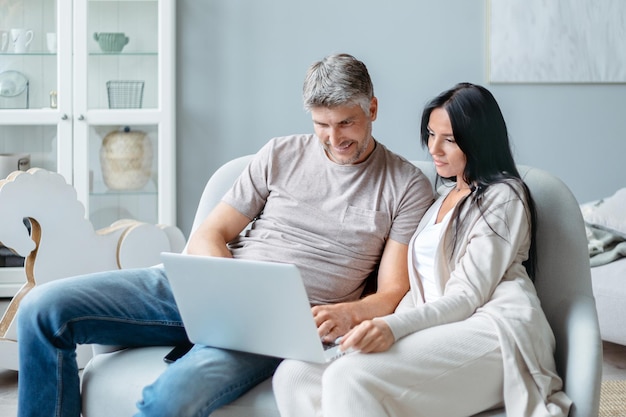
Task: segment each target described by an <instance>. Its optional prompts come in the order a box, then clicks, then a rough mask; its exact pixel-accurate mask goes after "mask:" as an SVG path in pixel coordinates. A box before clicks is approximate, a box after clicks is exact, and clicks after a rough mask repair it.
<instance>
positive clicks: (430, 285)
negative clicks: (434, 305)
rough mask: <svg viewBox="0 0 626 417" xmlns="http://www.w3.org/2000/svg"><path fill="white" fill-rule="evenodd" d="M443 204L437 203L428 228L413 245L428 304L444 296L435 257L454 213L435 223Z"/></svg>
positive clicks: (424, 229)
mask: <svg viewBox="0 0 626 417" xmlns="http://www.w3.org/2000/svg"><path fill="white" fill-rule="evenodd" d="M442 202H443V198H441V199H439V200H438V201H437V202H436V203H435V204H436V210H433V215H432V217H431V218H430V219H429V220H428V223H427V225H426V227H424V228H423V229H422V231H421V232H420V234H419V235H418V236H417V237H416V238H415V241H414V243H413V259H414V261H415V263H416V267H417V271H418V273H419V276H420V279H421V281H422V287H423V288H424V300H425V301H426V302H427V303H428V302H431V301H435V300H436V299H438V298H439V297H441V295H442V294H441V291H440V289H439V285H438V284H437V282H438V279H437V278H436V277H435V256H436V251H437V245H438V244H439V241H440V240H441V234H442V232H443V230H444V229H445V227H446V225H447V224H448V222H449V221H450V217H451V216H452V211H453V210H450V211H448V212H447V213H446V215H445V216H444V218H443V219H442V220H441V222H439V223H435V221H436V220H437V213H438V212H439V208H440V207H441V204H442Z"/></svg>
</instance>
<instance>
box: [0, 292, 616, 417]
mask: <svg viewBox="0 0 626 417" xmlns="http://www.w3.org/2000/svg"><path fill="white" fill-rule="evenodd" d="M7 304H8V300H0V312H2V313H4V310H5V309H6V306H7ZM603 352H604V364H603V367H602V379H603V380H611V379H626V346H622V345H616V344H613V343H608V342H604V343H603ZM0 416H2V417H15V416H17V372H16V371H12V370H8V369H0Z"/></svg>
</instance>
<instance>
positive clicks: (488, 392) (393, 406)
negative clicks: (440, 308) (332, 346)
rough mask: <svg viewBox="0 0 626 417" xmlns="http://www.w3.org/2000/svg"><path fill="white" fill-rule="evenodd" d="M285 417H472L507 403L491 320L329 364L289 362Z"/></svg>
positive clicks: (277, 378)
mask: <svg viewBox="0 0 626 417" xmlns="http://www.w3.org/2000/svg"><path fill="white" fill-rule="evenodd" d="M273 386H274V395H275V397H276V401H277V403H278V409H279V411H280V415H281V416H282V417H313V416H315V417H320V416H323V417H349V416H355V417H368V416H371V417H382V416H390V417H392V416H393V417H454V416H458V417H468V416H471V415H473V414H475V413H478V412H480V411H483V410H487V409H490V408H493V407H496V406H499V405H502V402H503V365H502V355H501V351H500V344H499V342H498V336H497V333H496V331H495V328H494V326H493V324H492V323H491V321H490V320H489V319H487V318H485V317H484V316H480V315H474V316H472V317H471V318H469V319H467V320H465V321H462V322H458V323H451V324H446V325H443V326H437V327H433V328H430V329H426V330H423V331H420V332H417V333H414V334H411V335H408V336H406V337H404V338H402V339H400V340H398V341H397V342H396V343H395V344H394V345H393V346H392V347H391V348H390V349H389V350H388V351H386V352H382V353H372V354H361V353H354V354H349V355H346V356H343V357H341V358H339V359H337V360H336V361H334V362H332V363H330V364H328V365H320V364H311V363H307V362H301V361H295V360H285V361H283V362H282V363H281V365H280V366H279V367H278V370H277V371H276V373H275V374H274V378H273Z"/></svg>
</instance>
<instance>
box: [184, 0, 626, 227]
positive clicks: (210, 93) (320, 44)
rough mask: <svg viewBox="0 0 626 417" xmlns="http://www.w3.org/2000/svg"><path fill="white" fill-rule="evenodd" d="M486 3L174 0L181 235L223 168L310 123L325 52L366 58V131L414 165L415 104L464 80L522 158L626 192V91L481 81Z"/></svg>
mask: <svg viewBox="0 0 626 417" xmlns="http://www.w3.org/2000/svg"><path fill="white" fill-rule="evenodd" d="M486 1H487V0H439V1H427V0H412V1H406V0H390V1H387V2H381V1H372V0H340V1H338V0H318V1H315V2H311V1H307V2H304V1H301V0H247V1H246V0H208V1H198V0H178V2H177V13H178V14H177V36H178V38H177V48H178V52H177V60H178V61H177V75H178V81H177V86H178V93H177V152H178V154H177V163H178V167H177V173H178V178H177V185H178V226H179V227H180V228H181V229H182V230H183V232H184V233H185V234H188V232H189V229H190V227H191V223H192V220H193V215H194V212H195V208H196V204H197V201H198V199H199V197H200V194H201V192H202V189H203V187H204V184H205V182H206V180H207V179H208V178H209V176H210V175H211V173H212V172H213V171H214V170H215V169H217V168H218V167H219V166H220V165H221V164H223V163H224V162H226V161H228V160H230V159H232V158H234V157H237V156H240V155H243V154H248V153H254V152H255V151H256V150H257V149H258V148H259V147H261V146H262V145H263V144H264V143H265V142H266V141H267V140H268V139H270V138H271V137H274V136H280V135H285V134H290V133H301V132H310V131H311V130H312V126H311V122H310V116H309V115H308V114H307V113H305V112H304V111H303V109H302V104H301V99H300V93H301V86H302V80H303V76H304V73H305V71H306V68H307V67H308V65H309V64H310V63H311V62H313V61H314V60H317V59H319V58H321V57H323V56H325V55H327V54H329V53H333V52H348V53H351V54H353V55H355V56H356V57H358V58H359V59H361V60H363V61H364V62H365V63H366V64H367V66H368V68H369V70H370V74H371V76H372V78H373V81H374V86H375V90H376V95H377V96H378V99H379V103H380V107H379V114H378V120H377V121H376V122H375V124H374V136H375V137H376V138H377V139H378V140H379V141H381V142H382V143H384V144H385V145H386V146H387V147H389V148H390V149H392V150H394V151H396V152H398V153H400V154H402V155H404V156H405V157H407V158H409V159H424V158H426V152H425V151H424V150H423V149H421V147H420V145H419V142H418V126H419V117H420V114H421V109H422V107H423V105H424V104H425V103H426V102H427V101H428V100H429V99H430V98H432V97H433V96H435V95H436V94H438V93H439V92H441V91H442V90H444V89H446V88H449V87H451V86H452V85H453V84H455V83H457V82H459V81H469V82H474V83H479V84H483V85H485V86H486V87H487V88H489V89H490V90H491V91H492V92H493V93H494V95H495V96H496V98H497V99H498V101H499V103H500V105H501V107H502V111H503V113H504V116H505V118H506V119H507V122H508V126H509V130H510V134H511V139H512V142H513V146H514V152H515V156H516V159H517V161H518V163H523V164H528V165H533V166H536V167H539V168H542V169H545V170H547V171H550V172H552V173H553V174H555V175H557V176H559V177H560V178H561V179H563V181H564V182H565V183H566V184H567V185H568V186H569V187H570V188H571V190H572V191H573V193H574V195H575V196H576V198H577V199H578V201H579V202H585V201H590V200H595V199H599V198H602V197H605V196H608V195H611V194H612V193H613V192H615V191H616V190H617V189H618V188H621V187H626V181H625V179H626V175H625V174H624V168H623V162H622V161H623V159H624V158H625V157H626V140H625V138H624V137H623V135H624V133H625V132H626V115H625V111H624V109H626V105H625V104H624V99H625V98H626V94H625V93H626V85H624V84H619V85H602V84H596V85H591V84H589V85H582V84H579V85H572V84H569V85H567V84H564V85H528V84H519V85H510V84H509V85H505V84H500V85H494V84H488V82H487V38H486V35H487V30H486V24H487V19H486V4H487V3H486ZM589 1H593V0H589Z"/></svg>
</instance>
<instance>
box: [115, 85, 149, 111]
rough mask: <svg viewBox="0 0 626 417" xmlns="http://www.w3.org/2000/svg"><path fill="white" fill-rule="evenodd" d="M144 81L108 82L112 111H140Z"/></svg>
mask: <svg viewBox="0 0 626 417" xmlns="http://www.w3.org/2000/svg"><path fill="white" fill-rule="evenodd" d="M143 86H144V82H143V81H107V93H108V95H109V108H110V109H140V108H141V105H142V102H143Z"/></svg>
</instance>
